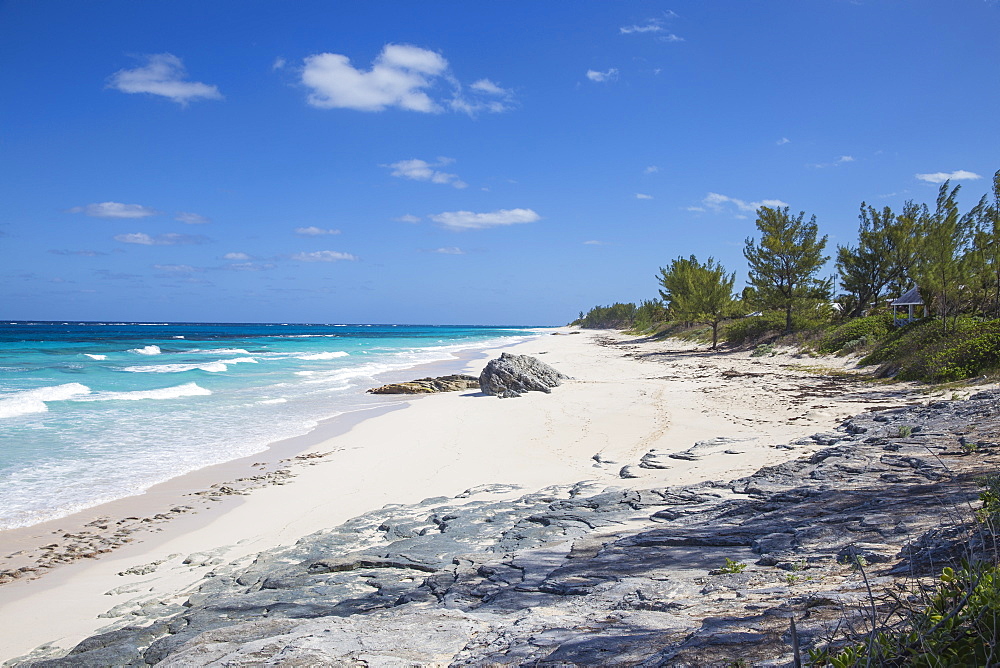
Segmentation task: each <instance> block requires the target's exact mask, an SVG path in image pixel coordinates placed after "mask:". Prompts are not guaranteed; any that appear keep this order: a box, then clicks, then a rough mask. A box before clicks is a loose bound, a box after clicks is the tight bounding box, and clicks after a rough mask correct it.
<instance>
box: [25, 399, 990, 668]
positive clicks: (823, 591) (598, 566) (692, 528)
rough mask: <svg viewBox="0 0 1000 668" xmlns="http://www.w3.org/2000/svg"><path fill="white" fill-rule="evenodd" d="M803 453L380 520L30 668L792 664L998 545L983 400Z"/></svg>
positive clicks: (417, 507)
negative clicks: (985, 514) (756, 464)
mask: <svg viewBox="0 0 1000 668" xmlns="http://www.w3.org/2000/svg"><path fill="white" fill-rule="evenodd" d="M807 440H808V441H809V442H811V444H812V448H811V449H813V450H814V451H812V452H811V454H809V455H808V456H806V457H803V458H800V459H797V460H794V461H790V462H787V463H784V464H780V465H776V466H769V467H765V468H763V469H761V470H760V471H758V472H757V473H755V474H753V475H751V476H747V477H745V478H740V479H738V480H735V481H731V482H707V483H702V484H698V485H689V486H677V487H666V488H659V489H628V488H606V489H602V488H601V487H599V486H597V485H596V484H595V483H578V484H576V485H571V486H558V487H552V488H548V489H544V490H541V491H539V492H535V493H532V494H525V495H522V496H520V497H518V498H516V499H514V500H506V499H508V498H509V497H510V496H511V495H512V494H511V493H512V492H513V491H514V488H511V487H508V486H489V487H482V488H477V489H472V490H468V491H467V492H465V493H463V494H461V495H459V496H458V497H455V498H448V497H437V498H431V499H426V500H425V501H423V502H421V503H419V504H414V505H409V506H402V505H395V506H387V507H385V508H382V509H380V510H377V511H373V512H370V513H366V514H365V515H361V516H359V517H357V518H355V519H353V520H350V521H349V522H347V523H345V524H343V525H342V526H339V527H336V528H333V529H330V530H325V531H321V532H318V533H315V534H312V535H310V536H306V537H304V538H302V539H301V540H299V541H298V543H296V544H295V545H294V546H291V547H286V548H279V549H275V550H271V551H268V552H263V553H261V554H260V555H258V556H257V558H256V560H255V561H254V562H253V564H251V565H250V566H246V565H243V566H239V565H231V566H222V565H213V566H207V567H206V568H211V569H212V570H211V571H210V572H209V573H207V574H206V577H205V579H204V581H203V584H202V585H201V586H200V587H199V589H198V590H197V592H196V593H194V594H192V595H191V596H190V598H189V600H188V601H187V602H186V604H185V606H184V607H183V608H180V609H178V606H173V607H167V608H166V609H159V608H157V606H156V605H154V604H153V602H149V601H147V602H144V603H142V605H139V604H137V605H136V609H135V610H133V611H131V612H121V613H119V614H125V615H127V617H130V622H128V623H127V624H123V625H122V626H121V627H120V628H117V629H114V630H111V631H108V632H107V633H104V634H101V635H97V636H94V637H92V638H89V639H87V640H86V641H84V642H82V643H80V645H78V646H77V647H76V648H75V649H74V650H72V652H71V653H70V654H69V655H67V656H65V657H62V658H58V659H51V660H41V661H36V662H35V663H33V664H31V663H30V661H29V662H28V663H29V664H30V665H36V666H74V667H75V666H105V665H123V666H145V665H149V664H156V665H160V666H192V665H199V666H200V665H216V666H231V665H358V664H366V665H413V664H421V665H426V664H432V665H452V666H462V665H475V666H480V665H525V666H526V665H531V666H535V665H553V666H554V665H558V666H566V665H643V666H659V665H678V666H703V665H727V664H733V663H740V664H752V665H771V666H776V665H790V664H791V660H792V637H791V634H790V624H789V619H790V618H793V617H794V619H795V620H796V625H797V629H798V636H797V637H798V641H799V643H800V644H801V646H802V648H803V650H802V651H803V653H804V652H805V651H806V650H807V649H808V648H810V647H812V646H816V645H818V644H822V643H824V642H826V639H827V638H828V637H830V636H831V635H832V634H835V633H836V632H837V630H838V629H839V630H841V631H842V630H843V629H849V628H852V624H854V623H855V621H857V620H858V619H860V618H862V617H865V616H867V615H869V614H870V610H871V606H872V605H873V604H874V605H879V606H880V605H881V604H882V599H881V598H880V597H879V594H878V592H880V591H887V590H889V589H893V593H892V597H889V596H886V598H885V601H884V602H885V604H886V607H887V609H888V608H890V607H893V606H897V605H898V601H899V600H900V598H899V597H900V596H901V594H899V591H897V590H896V588H897V587H903V588H904V589H905V588H906V587H907V586H913V585H914V584H915V582H919V578H921V577H924V576H928V575H930V576H932V575H934V574H935V573H939V572H940V569H941V567H942V566H944V565H947V564H948V563H952V562H955V561H957V560H958V559H960V558H962V557H969V556H970V555H975V554H977V553H981V552H982V551H983V550H989V549H995V547H996V546H995V545H993V544H992V543H990V544H987V543H989V541H991V540H993V539H992V537H991V536H990V535H987V534H984V533H983V532H982V531H976V530H975V526H976V525H975V522H974V521H972V520H970V519H969V514H970V513H971V510H972V509H973V508H975V505H976V503H977V501H976V499H977V495H978V492H979V489H980V488H979V487H978V486H977V484H976V482H975V481H976V480H977V479H978V478H980V477H981V476H982V475H983V474H984V473H987V472H995V471H996V470H997V465H998V463H1000V392H983V393H979V394H977V395H975V396H974V397H973V398H971V399H970V400H967V401H950V402H937V403H933V404H931V405H929V406H920V405H916V406H904V407H900V408H895V409H890V410H883V411H879V412H872V413H867V414H864V415H860V416H856V417H854V418H852V419H850V420H848V421H846V422H845V423H844V424H842V425H841V427H839V428H838V429H837V430H836V431H835V432H830V433H823V434H816V435H814V436H812V437H810V438H809V439H807ZM728 445H729V446H730V447H731V445H732V444H728ZM726 446H727V444H723V443H717V442H710V441H705V442H701V443H700V444H697V445H696V446H695V447H694V448H692V450H693V451H694V452H697V453H698V454H699V456H706V457H707V456H714V457H725V456H729V455H727V454H726V453H725V452H724V451H723V452H719V453H718V454H711V450H713V449H715V448H716V447H726ZM816 447H819V449H818V450H816V449H815V448H816ZM727 559H730V560H732V561H733V562H735V563H736V564H742V565H743V567H741V568H730V569H726V568H723V567H722V566H723V565H724V564H725V563H726V560H727ZM859 564H863V570H862V569H861V568H859ZM869 586H870V587H871V588H872V591H874V592H875V595H876V599H875V600H874V601H873V600H872V599H871V598H869V594H868V589H867V588H868V587H869ZM162 607H163V606H161V608H162ZM859 626H860V625H859Z"/></svg>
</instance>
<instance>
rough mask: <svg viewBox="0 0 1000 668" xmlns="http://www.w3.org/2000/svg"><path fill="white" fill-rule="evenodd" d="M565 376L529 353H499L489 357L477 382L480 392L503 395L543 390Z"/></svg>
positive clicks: (555, 385) (558, 382)
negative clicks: (490, 358) (494, 356)
mask: <svg viewBox="0 0 1000 668" xmlns="http://www.w3.org/2000/svg"><path fill="white" fill-rule="evenodd" d="M567 378H569V376H566V375H564V374H562V373H560V372H558V371H556V370H555V369H553V368H552V367H551V366H549V365H548V364H546V363H545V362H542V361H540V360H538V359H537V358H535V357H531V356H530V355H512V354H510V353H501V354H500V357H498V358H497V359H495V360H490V362H489V364H487V365H486V368H485V369H483V372H482V374H480V376H479V386H480V388H481V389H482V390H483V392H484V393H486V394H489V395H493V396H497V397H501V398H505V397H519V396H521V394H522V393H523V392H545V393H546V394H548V393H549V392H551V391H552V388H553V387H557V386H559V385H561V384H562V381H563V380H565V379H567Z"/></svg>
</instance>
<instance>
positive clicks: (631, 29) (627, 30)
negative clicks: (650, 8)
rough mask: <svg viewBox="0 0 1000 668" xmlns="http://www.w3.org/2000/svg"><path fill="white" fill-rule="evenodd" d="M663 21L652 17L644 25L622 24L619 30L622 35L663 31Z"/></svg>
mask: <svg viewBox="0 0 1000 668" xmlns="http://www.w3.org/2000/svg"><path fill="white" fill-rule="evenodd" d="M663 30H664V28H663V22H662V21H660V20H659V19H650V20H649V21H647V22H646V23H645V24H644V25H635V24H633V25H630V26H622V27H621V28H619V29H618V32H619V33H620V34H622V35H633V34H636V33H645V32H663Z"/></svg>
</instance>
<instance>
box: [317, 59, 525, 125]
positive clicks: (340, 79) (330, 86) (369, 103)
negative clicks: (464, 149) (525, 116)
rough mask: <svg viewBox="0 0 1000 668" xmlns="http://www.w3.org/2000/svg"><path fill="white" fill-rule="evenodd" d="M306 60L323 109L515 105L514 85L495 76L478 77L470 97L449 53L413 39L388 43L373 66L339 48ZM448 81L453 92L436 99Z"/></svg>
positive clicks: (502, 107)
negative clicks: (356, 62) (358, 63)
mask: <svg viewBox="0 0 1000 668" xmlns="http://www.w3.org/2000/svg"><path fill="white" fill-rule="evenodd" d="M304 62H305V67H304V68H303V70H302V83H303V84H305V85H306V86H307V87H308V88H310V90H311V92H310V93H309V97H308V102H309V104H311V105H312V106H314V107H319V108H321V109H355V110H358V111H383V110H384V109H387V108H390V107H398V108H400V109H406V110H408V111H419V112H423V113H440V112H442V111H444V110H445V109H446V108H450V109H452V110H453V111H461V112H465V113H468V114H474V113H476V112H479V111H489V112H494V113H496V112H501V111H506V110H507V109H509V108H510V105H509V102H510V100H511V98H512V93H511V92H510V91H509V90H506V89H503V88H501V87H500V86H498V85H497V84H495V83H493V82H492V81H490V80H489V79H479V80H478V81H476V82H475V83H473V84H472V85H471V86H470V89H471V90H472V92H473V97H471V98H470V97H467V96H466V95H465V93H464V92H463V89H462V85H461V84H460V83H459V82H458V80H457V79H456V78H455V77H454V76H453V75H451V73H450V71H449V68H448V61H447V60H445V58H444V56H442V55H441V54H439V53H436V52H434V51H430V50H429V49H422V48H420V47H418V46H413V45H412V44H387V45H386V46H385V47H383V49H382V52H381V53H380V54H379V55H378V57H376V58H375V61H374V63H372V68H371V69H370V70H359V69H356V68H355V67H354V66H353V65H351V61H350V59H349V58H348V57H347V56H344V55H341V54H339V53H320V54H316V55H312V56H308V57H307V58H306V59H305V61H304ZM442 83H443V84H444V85H446V86H448V87H450V88H451V97H450V99H447V100H443V99H438V100H435V99H434V98H433V97H431V93H432V92H433V91H434V89H435V88H436V87H438V86H439V85H440V84H442Z"/></svg>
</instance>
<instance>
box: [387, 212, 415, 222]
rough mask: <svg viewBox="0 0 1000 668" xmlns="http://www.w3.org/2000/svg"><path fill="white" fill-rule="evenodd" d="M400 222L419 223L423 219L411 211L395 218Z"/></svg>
mask: <svg viewBox="0 0 1000 668" xmlns="http://www.w3.org/2000/svg"><path fill="white" fill-rule="evenodd" d="M393 220H395V221H396V222H398V223H419V222H420V221H421V218H420V216H414V215H411V214H409V213H407V214H405V215H402V216H400V217H399V218H393Z"/></svg>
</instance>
